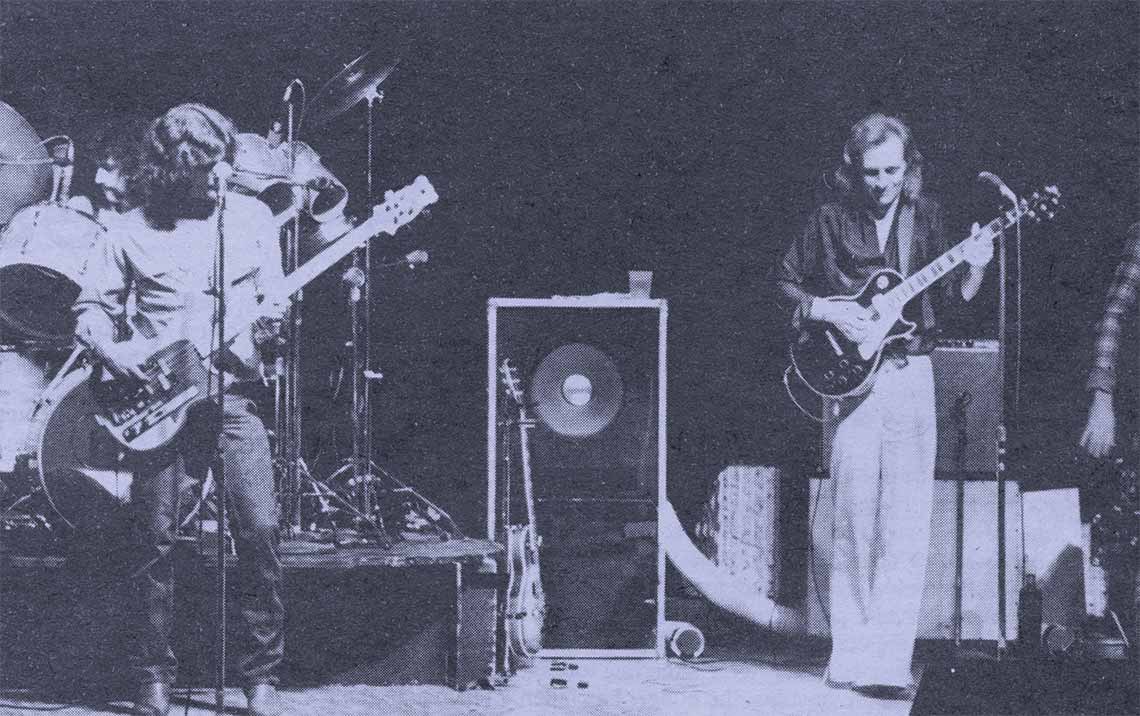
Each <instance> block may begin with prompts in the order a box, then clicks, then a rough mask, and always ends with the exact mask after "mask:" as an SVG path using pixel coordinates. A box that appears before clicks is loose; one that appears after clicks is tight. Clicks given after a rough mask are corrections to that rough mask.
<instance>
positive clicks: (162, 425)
mask: <svg viewBox="0 0 1140 716" xmlns="http://www.w3.org/2000/svg"><path fill="white" fill-rule="evenodd" d="M384 198H385V201H384V203H383V204H380V205H378V206H376V207H374V209H373V211H372V216H371V217H369V218H368V219H367V220H365V221H364V222H363V223H361V224H360V225H359V226H357V227H356V228H354V229H352V230H351V231H349V232H347V233H346V234H344V235H343V236H341V237H340V238H338V239H336V240H335V241H333V242H332V243H331V244H329V245H328V246H326V247H325V248H324V249H322V250H321V251H320V252H319V253H317V254H316V255H315V256H313V257H312V258H311V259H309V260H308V261H306V262H305V263H304V264H303V265H301V266H299V267H297V269H296V270H295V271H293V272H291V273H290V274H289V275H288V276H286V277H285V280H284V281H283V282H282V283H281V284H280V285H279V286H271V287H270V288H269V290H268V291H267V293H268V294H270V295H267V296H265V297H264V298H263V299H262V302H263V303H266V302H271V301H278V302H282V303H283V302H285V301H287V300H289V297H291V296H293V295H294V294H296V293H297V292H298V291H299V290H301V289H302V288H303V287H304V286H305V285H306V284H308V283H309V282H310V281H312V280H313V279H314V278H316V277H317V276H319V275H321V274H322V273H324V272H325V271H326V270H328V269H329V268H331V267H332V266H333V265H334V264H336V263H337V262H338V261H340V260H341V259H342V258H344V257H345V256H347V255H348V254H350V253H352V251H353V249H356V248H358V247H360V246H363V245H364V244H365V243H367V242H368V241H369V240H370V239H372V238H373V237H375V236H379V235H380V234H394V233H395V232H396V231H397V230H398V229H399V228H400V227H401V226H404V225H405V224H407V223H409V222H410V221H412V219H414V218H416V217H417V216H419V214H420V212H421V211H423V210H424V209H425V208H426V207H428V206H430V205H431V204H433V203H435V202H436V201H437V200H438V199H439V196H438V195H437V194H436V192H435V188H434V187H433V186H432V185H431V182H429V181H428V180H427V177H424V176H420V177H417V178H416V180H415V181H414V182H412V183H411V184H409V185H408V186H406V187H404V188H403V189H400V190H398V191H389V192H387V193H385V197H384ZM256 308H257V307H252V309H249V310H248V311H247V314H242V313H240V312H238V311H229V310H228V311H227V312H226V334H227V335H226V341H225V343H224V344H223V347H222V348H220V349H217V350H213V351H211V349H210V345H209V340H210V338H209V337H198V338H197V339H188V338H184V339H180V340H176V341H174V342H173V343H170V344H168V345H166V346H165V347H163V348H161V349H160V350H158V351H156V352H155V353H153V354H152V355H151V356H150V357H149V358H148V359H147V360H146V361H144V362H143V363H142V369H143V372H144V374H145V376H146V380H135V379H117V380H105V381H93V385H92V392H93V393H94V395H95V398H96V401H97V402H98V404H99V406H100V408H101V414H100V415H98V416H96V418H95V419H96V421H98V423H99V424H100V425H101V426H103V427H104V428H106V430H107V432H108V433H110V434H111V436H112V437H113V438H115V440H117V441H118V442H119V443H121V444H122V445H123V446H124V447H126V448H129V449H130V450H132V451H136V452H148V451H151V450H156V449H158V448H161V447H163V446H165V445H167V444H168V443H170V441H171V440H173V439H174V437H175V436H176V435H177V434H178V433H179V431H180V430H182V428H183V427H184V426H185V425H186V422H187V421H188V419H189V417H190V414H191V412H192V411H193V410H194V409H195V408H196V407H199V406H201V407H202V408H204V407H205V406H203V405H202V404H203V403H204V402H206V401H210V402H212V399H210V396H209V389H210V383H211V381H212V380H217V379H220V377H221V376H220V375H219V376H217V378H216V379H215V378H212V377H211V376H212V375H215V374H216V373H217V368H216V367H215V365H214V364H215V361H216V360H218V358H219V357H220V356H223V355H224V354H225V353H226V351H227V350H228V349H229V347H230V346H232V345H233V343H234V341H236V340H237V339H238V338H239V337H240V336H242V335H243V334H246V333H247V332H248V331H249V329H250V327H251V326H252V325H253V324H254V322H255V321H256V320H257V319H258V318H259V313H260V312H259V311H258V310H256Z"/></svg>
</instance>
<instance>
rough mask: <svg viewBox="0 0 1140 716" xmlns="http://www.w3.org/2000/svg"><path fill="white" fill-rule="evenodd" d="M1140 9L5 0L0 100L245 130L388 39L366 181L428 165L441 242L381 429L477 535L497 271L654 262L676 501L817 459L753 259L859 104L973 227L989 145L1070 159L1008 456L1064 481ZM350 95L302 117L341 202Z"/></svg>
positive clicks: (768, 261)
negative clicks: (734, 467)
mask: <svg viewBox="0 0 1140 716" xmlns="http://www.w3.org/2000/svg"><path fill="white" fill-rule="evenodd" d="M1137 19H1138V6H1137V5H1136V4H1134V3H1096V4H1093V3H1084V2H1080V3H1033V4H1028V3H992V4H991V3H986V4H973V3H953V4H946V5H942V4H925V3H924V4H913V5H911V4H859V5H848V4H843V5H840V4H824V3H793V4H762V5H761V4H720V3H718V4H704V3H700V4H698V3H686V4H679V3H671V4H661V3H648V4H647V3H622V4H603V3H566V2H548V3H542V4H523V3H496V4H485V3H477V2H464V3H430V2H425V3H392V4H388V3H374V4H351V3H324V2H322V3H311V4H306V3H268V2H266V3H236V4H235V3H224V4H221V3H219V4H214V3H192V4H184V3H154V4H145V3H133V2H132V3H114V4H111V3H107V4H103V3H84V4H80V3H52V4H49V3H19V2H3V4H2V5H0V23H2V26H0V51H2V62H0V86H2V90H0V99H3V100H4V101H6V102H8V103H9V104H11V105H13V106H14V107H15V108H16V109H17V110H19V111H20V112H21V113H23V114H24V115H25V116H26V117H27V119H28V120H29V121H30V122H31V123H32V125H33V126H34V127H35V128H36V129H37V130H38V131H39V132H40V134H41V135H43V136H47V135H49V134H54V133H56V132H66V133H68V134H71V135H73V136H74V137H76V139H77V140H78V141H80V142H81V146H80V149H81V150H82V148H83V146H82V143H83V142H85V141H89V138H90V137H91V136H92V135H93V134H94V133H95V132H96V131H97V129H98V128H99V127H100V126H101V125H102V124H103V123H105V122H106V121H107V120H109V119H114V118H117V117H122V116H124V115H126V114H128V113H140V114H143V115H145V116H148V117H149V116H155V115H157V114H159V113H160V112H161V111H163V110H165V109H166V108H168V107H169V106H171V105H173V104H175V103H178V102H182V101H188V100H196V101H201V102H205V103H207V104H209V105H212V106H214V107H216V108H218V109H220V110H221V111H223V112H225V113H227V114H229V115H231V116H232V117H233V118H234V119H235V120H236V121H237V123H238V125H239V126H240V127H242V128H243V129H245V130H247V131H257V132H261V131H264V130H265V129H266V128H267V127H268V125H269V123H270V122H271V121H272V120H273V119H274V118H276V117H278V116H279V113H280V96H281V93H282V91H283V89H284V87H285V85H286V83H287V82H288V81H289V80H290V79H292V78H293V77H299V78H301V79H302V80H303V81H304V82H305V83H306V85H307V87H308V88H309V92H310V96H312V95H313V94H315V93H316V91H317V89H318V88H319V87H320V85H321V84H322V83H323V82H324V81H325V80H327V79H328V78H329V77H331V76H332V75H333V74H334V73H335V72H336V71H338V70H339V69H340V68H341V66H342V65H343V64H344V63H347V62H349V61H350V60H351V59H353V58H354V57H356V56H357V55H359V54H360V53H362V52H364V51H365V50H369V49H373V50H376V51H378V52H381V53H391V54H392V55H393V56H395V55H398V56H399V57H400V60H401V61H400V65H399V67H398V68H397V70H396V72H395V74H394V75H393V76H392V77H391V78H390V79H389V80H388V82H387V83H386V84H385V86H384V90H385V99H384V102H383V104H382V106H381V108H380V110H379V113H378V131H377V135H376V136H377V141H378V155H377V156H378V179H379V186H380V187H383V188H396V187H399V186H403V185H404V184H406V183H408V182H409V181H411V179H413V178H414V177H415V176H416V175H417V174H421V173H422V174H426V175H427V176H428V177H429V178H430V179H431V180H432V182H433V183H434V184H435V186H436V188H437V189H438V191H439V193H440V196H441V197H442V198H441V201H440V202H439V204H438V205H437V206H436V207H434V208H433V209H432V211H431V213H430V215H427V216H422V217H420V218H418V219H416V221H415V222H414V223H413V224H412V225H410V226H408V227H407V228H405V229H404V230H402V231H401V233H400V234H399V235H398V236H397V237H396V238H394V239H392V240H390V241H388V242H387V243H386V244H385V245H383V246H382V249H381V253H382V254H384V253H386V254H388V255H391V256H401V255H403V254H404V253H406V252H407V251H410V250H411V249H413V248H417V247H423V248H426V249H427V250H429V251H430V253H431V256H432V259H431V263H430V264H429V265H428V266H427V267H425V268H424V269H423V270H417V271H415V272H407V271H402V272H401V271H389V272H385V273H383V274H382V275H380V276H378V277H377V280H376V283H375V288H374V298H375V321H374V325H373V332H374V333H373V334H374V338H375V341H374V342H375V349H374V353H375V355H376V358H377V362H378V364H379V367H380V368H381V369H382V370H383V372H384V374H385V376H386V379H385V381H384V383H383V384H382V385H381V386H380V387H379V389H378V390H377V391H376V392H375V398H376V400H375V406H374V412H375V418H376V436H375V437H376V443H377V446H378V453H377V455H378V457H379V459H380V461H381V462H382V463H384V464H385V465H388V466H390V467H392V468H395V470H396V471H397V473H399V474H400V475H401V476H403V477H404V479H405V480H407V481H410V482H412V483H413V484H415V485H417V486H418V487H419V488H420V489H421V490H422V491H424V492H425V493H427V494H429V495H431V496H433V497H434V498H436V500H437V501H438V502H439V503H441V504H442V505H443V506H444V507H446V508H447V509H449V510H451V511H453V512H454V513H455V515H456V517H457V519H459V521H460V523H461V524H462V525H463V526H464V527H465V528H466V529H468V531H470V532H473V533H474V532H478V531H479V530H480V528H479V525H480V519H481V516H482V515H483V504H482V503H483V495H484V494H485V492H484V490H485V427H486V418H485V415H484V411H485V406H486V386H485V379H486V378H485V376H486V366H485V361H486V311H485V306H486V299H487V298H488V297H490V296H547V295H551V294H566V293H589V292H595V291H603V290H623V289H624V286H625V281H626V277H625V271H626V270H628V269H651V270H653V271H654V287H653V290H654V295H656V296H661V297H665V298H668V299H669V301H670V319H671V322H670V353H669V356H670V365H669V371H670V385H669V390H670V394H669V405H670V416H669V444H670V475H669V480H670V494H671V497H672V498H673V500H674V502H676V503H677V506H678V508H679V510H681V511H682V512H683V513H691V511H692V509H693V508H694V507H696V506H697V505H698V504H699V502H700V501H701V500H702V499H703V497H704V495H705V491H706V489H707V487H708V486H709V485H710V484H711V482H712V478H713V477H714V476H715V475H716V473H717V472H718V471H719V470H720V468H721V467H723V466H724V465H728V464H732V463H735V462H746V463H753V464H756V463H773V462H791V463H796V464H799V465H800V466H801V467H806V466H809V465H810V464H811V462H812V460H813V459H814V458H813V454H814V446H815V442H816V441H817V438H816V437H815V434H816V433H815V431H814V429H813V426H812V425H811V424H810V423H808V422H807V421H806V420H805V419H804V418H802V417H801V416H799V415H798V414H796V413H795V412H794V410H792V409H791V407H790V405H789V403H788V402H787V400H786V399H785V397H784V395H783V389H782V386H781V385H780V382H779V376H780V373H781V372H782V370H783V368H784V365H785V359H784V350H785V341H786V339H787V337H786V335H785V333H784V327H783V324H784V323H785V318H784V317H783V316H781V315H779V314H778V313H777V312H776V311H775V309H774V307H773V306H772V305H771V304H770V300H771V298H772V295H771V293H770V291H769V290H768V288H767V286H766V284H765V281H764V276H765V273H766V272H767V270H768V269H769V267H770V266H771V265H772V263H773V261H774V260H775V258H776V257H777V256H778V255H779V253H780V252H781V251H782V248H783V247H784V246H785V245H786V243H787V242H788V241H789V240H790V238H791V237H792V236H793V235H794V234H795V233H796V232H798V231H799V230H800V227H801V225H802V222H803V220H804V218H805V217H806V214H807V212H808V211H809V210H810V209H811V207H812V204H813V203H814V202H816V201H817V200H818V198H819V195H820V192H821V190H822V185H821V182H820V177H821V175H822V173H823V172H824V170H826V169H827V168H828V167H830V166H831V165H832V163H833V162H834V161H835V160H836V159H837V158H838V154H839V151H840V148H841V145H842V142H843V140H844V138H845V133H846V131H847V129H848V127H850V125H851V124H852V123H853V122H854V121H855V120H857V119H858V118H859V117H861V116H862V115H864V114H866V113H867V112H869V111H875V110H882V111H886V112H888V113H894V114H899V115H900V116H902V117H903V118H904V119H906V120H907V121H908V122H909V123H910V124H911V127H912V128H913V130H914V132H915V135H916V137H917V139H918V141H919V142H920V144H921V146H922V148H923V149H924V151H925V153H926V155H927V158H928V160H929V170H928V173H927V177H928V187H929V188H931V189H932V190H933V191H935V192H938V193H939V194H940V195H941V197H942V198H943V200H944V203H945V204H946V205H947V206H948V208H949V209H950V211H951V216H952V218H953V220H954V221H953V222H952V223H953V225H955V226H959V227H961V229H962V230H964V229H965V227H967V226H968V224H969V222H970V221H971V220H974V219H976V220H979V221H981V222H983V223H984V222H986V221H988V220H989V219H990V218H992V216H993V215H994V210H995V209H996V207H997V206H998V200H997V198H996V195H995V194H994V193H993V192H992V191H991V190H989V189H986V188H984V187H982V186H981V185H979V184H978V183H977V182H976V181H975V180H974V176H975V175H976V174H977V172H978V171H980V170H983V169H988V170H991V171H994V172H996V173H997V174H999V175H1000V176H1002V177H1003V178H1004V179H1005V180H1006V181H1007V183H1008V184H1009V185H1010V186H1011V187H1013V188H1014V190H1015V191H1018V192H1019V193H1025V194H1028V193H1030V192H1031V191H1032V190H1033V189H1035V188H1038V187H1039V186H1041V185H1044V184H1057V185H1059V186H1060V187H1061V189H1062V192H1063V193H1064V195H1065V203H1066V206H1067V209H1066V213H1064V214H1062V215H1061V216H1059V217H1058V220H1057V221H1056V222H1054V223H1053V224H1051V225H1048V226H1043V227H1033V228H1029V229H1028V230H1027V232H1026V244H1025V266H1026V270H1025V284H1024V289H1025V308H1026V312H1025V313H1026V324H1025V336H1024V345H1025V361H1024V365H1023V367H1022V376H1023V380H1024V395H1025V405H1024V407H1025V411H1024V413H1023V415H1022V419H1021V422H1020V425H1021V428H1020V429H1019V430H1018V431H1017V434H1015V435H1014V436H1013V441H1014V443H1015V444H1016V445H1019V446H1021V447H1023V448H1025V449H1024V454H1025V455H1027V456H1030V458H1031V459H1029V460H1028V466H1027V467H1026V472H1025V474H1024V475H1022V479H1025V480H1027V481H1031V482H1033V484H1037V485H1046V484H1060V483H1063V482H1065V481H1066V480H1069V479H1071V478H1072V475H1071V472H1072V471H1071V469H1070V465H1071V457H1072V455H1073V453H1074V450H1073V449H1072V446H1073V445H1074V444H1075V441H1076V439H1077V436H1078V434H1079V430H1080V427H1081V425H1082V424H1083V423H1082V421H1083V417H1084V416H1083V411H1084V409H1085V407H1086V398H1085V396H1084V391H1083V386H1082V383H1083V381H1084V377H1085V373H1086V370H1087V366H1088V363H1089V357H1090V356H1089V351H1090V346H1091V335H1092V325H1093V323H1094V322H1095V320H1096V318H1097V317H1098V314H1099V312H1100V311H1101V308H1102V303H1103V296H1104V292H1105V289H1106V287H1107V281H1108V278H1109V276H1110V274H1111V271H1112V268H1113V267H1114V266H1115V264H1116V263H1117V261H1118V258H1119V254H1120V249H1121V247H1122V244H1123V232H1124V229H1125V228H1126V227H1127V226H1128V225H1129V224H1130V223H1131V222H1133V221H1135V220H1136V219H1137V218H1138V217H1137V211H1136V208H1137V207H1136V197H1137V190H1138V189H1140V187H1138V185H1137V175H1136V156H1137V155H1136V149H1137V147H1136V144H1137V117H1138V116H1140V113H1138V111H1137V110H1138V104H1137V101H1138V100H1137V85H1136V78H1137V58H1138V52H1137V44H1138V40H1137V38H1138V37H1140V32H1138V30H1140V28H1138V27H1137ZM364 117H365V115H364V112H363V109H362V108H357V109H356V110H354V111H352V112H350V113H348V114H347V115H345V116H343V117H341V118H340V119H339V120H337V121H335V122H334V123H332V124H331V125H330V126H328V127H325V128H323V129H321V130H320V131H319V132H317V133H314V134H313V135H304V133H303V138H304V139H307V140H308V141H309V142H310V143H311V144H312V145H314V147H315V148H316V149H317V150H318V151H320V152H321V153H322V154H323V155H324V157H325V160H326V162H327V163H328V164H329V165H330V166H331V167H332V168H333V170H334V171H335V172H336V173H337V174H338V176H339V177H340V178H341V179H342V180H343V181H344V182H345V183H346V185H348V187H349V189H350V190H351V191H352V192H353V195H354V203H355V204H357V205H359V204H361V203H362V202H363V195H364V189H363V187H364V176H365V167H364V159H363V157H364V137H365V133H364ZM80 183H81V182H80ZM995 288H996V282H995V281H994V280H993V277H992V275H991V278H990V279H989V283H988V284H987V287H986V288H984V289H983V291H984V296H983V298H982V299H981V300H980V301H978V302H977V303H976V304H973V305H971V307H970V310H969V311H968V312H967V313H964V314H963V315H962V316H959V317H957V318H956V320H955V322H954V324H955V325H954V326H953V327H952V328H953V331H954V332H956V333H958V334H959V335H965V336H969V335H993V334H994V325H995V324H994V320H993V318H992V315H993V307H994V301H993V299H992V296H993V294H994V292H995ZM306 305H307V309H306V310H307V311H308V313H307V324H306V332H307V335H308V339H307V341H308V343H307V349H306V350H307V351H308V353H309V356H310V358H309V360H308V361H307V363H306V374H307V378H308V382H307V384H306V400H305V408H306V414H305V417H306V420H307V421H308V422H307V424H308V432H309V439H310V443H311V444H310V445H309V446H308V447H309V453H310V455H311V456H312V455H313V453H315V452H316V451H318V450H320V451H321V453H322V454H321V456H320V458H319V459H318V460H317V462H318V463H319V464H320V465H322V466H324V467H321V469H322V470H327V469H328V467H330V466H335V464H336V453H337V449H338V448H339V450H340V451H341V453H342V454H343V451H344V449H345V446H346V440H347V438H348V432H347V427H346V425H345V421H344V417H343V416H344V415H345V413H346V412H347V395H345V394H344V392H345V391H343V390H342V391H341V395H340V397H339V398H337V400H335V401H334V400H332V398H331V396H332V394H333V391H332V388H331V387H330V386H331V384H332V383H333V382H334V381H331V380H330V377H331V376H332V375H333V374H334V373H335V369H336V367H337V364H338V359H337V354H338V352H341V349H340V346H341V345H342V344H343V341H344V339H345V337H346V335H347V331H348V322H347V311H346V310H345V307H344V303H343V292H342V289H341V288H340V286H339V284H338V283H337V281H336V278H335V276H334V277H331V278H327V279H326V280H324V281H323V282H321V284H320V285H319V286H318V287H317V288H316V289H315V290H314V291H312V292H311V293H310V294H309V300H308V301H307V304H306ZM1133 345H1134V344H1133ZM1134 350H1135V349H1134V348H1133V349H1130V351H1131V352H1130V353H1129V354H1126V355H1128V356H1133V355H1135V353H1134ZM1129 362H1134V361H1129ZM334 433H335V434H334Z"/></svg>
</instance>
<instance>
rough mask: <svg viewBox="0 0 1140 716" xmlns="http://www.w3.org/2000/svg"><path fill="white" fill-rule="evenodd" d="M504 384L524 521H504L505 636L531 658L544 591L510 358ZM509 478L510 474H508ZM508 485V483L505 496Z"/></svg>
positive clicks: (526, 445) (520, 402)
mask: <svg viewBox="0 0 1140 716" xmlns="http://www.w3.org/2000/svg"><path fill="white" fill-rule="evenodd" d="M499 373H500V375H501V377H502V381H503V388H504V390H505V391H506V393H507V396H508V397H509V398H510V399H511V400H513V401H514V403H515V405H517V406H518V411H519V417H518V424H519V451H520V452H521V453H522V466H523V497H524V499H525V501H526V518H527V523H526V524H525V525H507V526H506V533H507V556H508V557H509V558H510V567H509V574H510V580H509V584H508V586H507V638H508V640H509V645H510V649H511V652H512V653H513V654H516V655H518V656H520V657H522V658H531V657H533V656H535V655H536V654H538V652H539V651H540V650H541V649H542V629H543V625H544V623H545V621H546V593H545V592H543V589H542V577H541V575H540V574H539V567H538V548H539V538H538V532H537V530H536V527H535V520H534V484H533V480H532V477H531V471H530V441H529V435H528V434H529V432H530V429H531V428H532V427H534V421H533V420H531V419H530V418H528V417H527V414H526V401H525V399H524V397H523V391H522V389H521V388H520V387H519V379H518V375H517V374H516V371H515V368H514V366H512V365H511V362H510V359H507V358H504V359H503V363H502V365H500V366H499ZM507 477H508V480H509V479H510V476H509V475H508V476H507ZM509 493H510V487H509V483H508V497H507V499H510V496H509Z"/></svg>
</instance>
